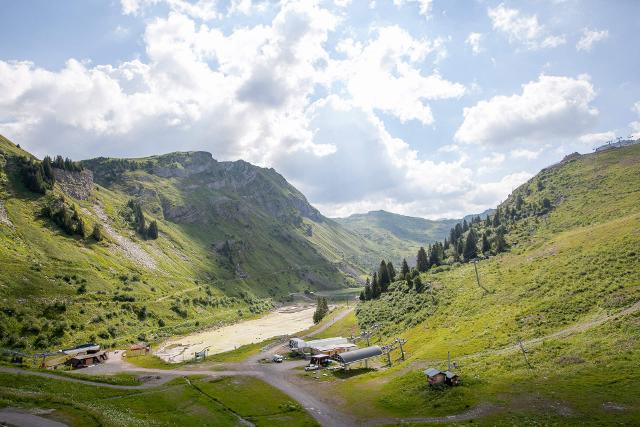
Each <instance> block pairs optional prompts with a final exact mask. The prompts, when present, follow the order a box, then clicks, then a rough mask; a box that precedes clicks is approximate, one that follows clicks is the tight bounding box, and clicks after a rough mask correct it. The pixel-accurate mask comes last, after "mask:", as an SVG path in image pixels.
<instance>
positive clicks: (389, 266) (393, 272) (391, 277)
mask: <svg viewBox="0 0 640 427" xmlns="http://www.w3.org/2000/svg"><path fill="white" fill-rule="evenodd" d="M387 271H388V272H389V281H391V282H395V281H396V269H395V268H394V267H393V264H392V263H391V261H389V262H388V263H387Z"/></svg>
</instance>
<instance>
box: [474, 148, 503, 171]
mask: <svg viewBox="0 0 640 427" xmlns="http://www.w3.org/2000/svg"><path fill="white" fill-rule="evenodd" d="M505 159H506V156H505V155H504V154H502V153H492V154H491V155H490V156H487V157H483V158H481V159H480V161H479V162H478V164H479V165H480V167H478V175H483V174H486V173H488V172H494V171H496V170H498V169H499V168H500V166H502V164H503V163H504V161H505Z"/></svg>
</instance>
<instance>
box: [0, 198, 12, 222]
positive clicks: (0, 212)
mask: <svg viewBox="0 0 640 427" xmlns="http://www.w3.org/2000/svg"><path fill="white" fill-rule="evenodd" d="M0 224H3V225H6V226H9V227H12V226H13V224H12V223H11V220H10V219H9V215H7V210H6V209H5V207H4V203H3V202H2V200H0Z"/></svg>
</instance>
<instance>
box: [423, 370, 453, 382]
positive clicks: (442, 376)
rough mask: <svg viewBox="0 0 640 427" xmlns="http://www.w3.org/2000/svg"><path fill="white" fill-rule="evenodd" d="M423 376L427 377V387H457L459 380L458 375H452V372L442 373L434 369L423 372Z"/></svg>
mask: <svg viewBox="0 0 640 427" xmlns="http://www.w3.org/2000/svg"><path fill="white" fill-rule="evenodd" d="M424 374H425V375H426V376H427V380H428V381H429V385H436V384H447V385H458V383H459V380H460V378H459V377H458V375H456V374H454V373H453V372H451V371H444V372H442V371H439V370H438V369H436V368H429V369H427V370H425V371H424Z"/></svg>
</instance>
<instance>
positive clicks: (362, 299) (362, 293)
mask: <svg viewBox="0 0 640 427" xmlns="http://www.w3.org/2000/svg"><path fill="white" fill-rule="evenodd" d="M364 300H365V297H364V291H361V292H360V301H364Z"/></svg>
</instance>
